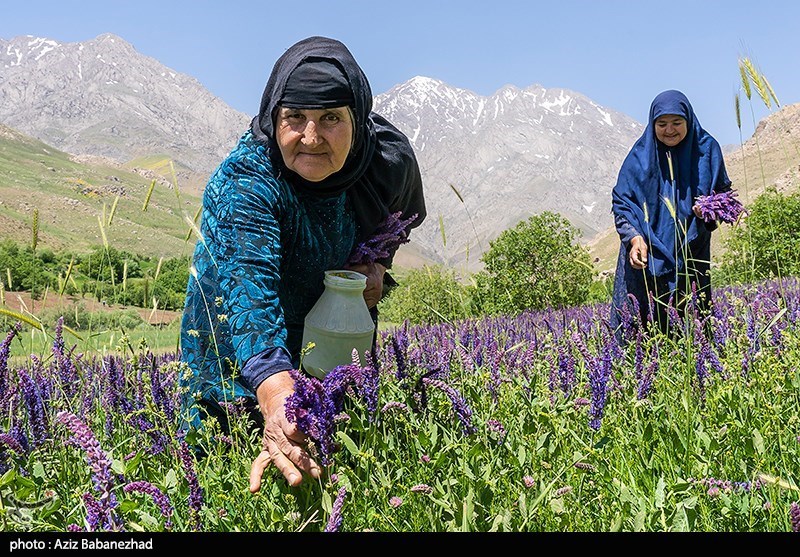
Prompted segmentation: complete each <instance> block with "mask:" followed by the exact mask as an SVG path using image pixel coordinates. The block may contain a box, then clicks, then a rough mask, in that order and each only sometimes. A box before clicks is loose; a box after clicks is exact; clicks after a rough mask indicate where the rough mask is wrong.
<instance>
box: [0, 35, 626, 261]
mask: <svg viewBox="0 0 800 557" xmlns="http://www.w3.org/2000/svg"><path fill="white" fill-rule="evenodd" d="M374 108H375V110H376V111H377V112H379V113H381V114H383V115H385V116H386V117H387V118H389V119H390V120H391V121H392V122H393V123H394V124H395V125H396V126H397V127H398V128H400V129H401V130H402V131H403V132H405V133H406V134H407V135H408V136H409V138H410V139H411V142H412V144H413V145H414V148H415V151H416V153H417V155H418V158H419V162H420V166H421V170H422V176H423V180H424V183H425V191H426V199H427V206H428V219H427V220H426V221H425V223H423V225H422V226H421V227H420V228H418V229H417V230H415V232H414V234H413V236H412V242H411V243H410V244H408V245H406V246H403V249H402V250H401V251H402V253H403V254H405V256H406V257H405V259H403V262H404V263H405V264H408V265H412V266H416V265H419V264H421V263H425V262H438V263H443V264H446V265H449V266H453V267H457V266H463V267H464V268H465V270H468V271H471V270H475V269H477V268H479V267H480V261H479V260H480V255H481V253H482V252H483V251H484V250H486V249H488V247H489V242H490V241H491V240H492V239H494V238H496V237H497V235H499V234H500V233H501V232H502V231H503V230H505V229H507V228H509V227H512V226H514V225H515V224H517V223H518V222H519V221H521V220H524V219H526V218H528V217H529V216H531V215H533V214H536V213H539V212H541V211H544V210H550V211H555V212H559V213H561V214H562V215H564V216H565V217H566V218H568V219H569V220H570V222H572V223H573V224H574V225H575V226H576V227H577V228H578V229H579V230H580V231H581V232H582V234H583V240H585V241H588V240H589V239H591V238H592V237H594V236H595V235H597V234H598V233H599V232H601V231H604V230H606V229H607V228H608V227H609V226H610V225H611V214H610V201H609V200H610V192H611V188H612V187H613V184H614V181H615V179H616V174H617V172H618V169H619V166H620V164H621V162H622V159H623V158H624V156H625V154H626V153H627V151H628V149H629V148H630V146H631V145H632V144H633V142H634V141H635V140H636V138H637V137H638V136H639V135H640V134H641V131H642V125H641V124H639V123H638V122H636V121H634V120H633V119H631V118H630V117H628V116H626V115H624V114H621V113H618V112H615V111H613V110H611V109H609V108H606V107H603V106H600V105H598V104H597V103H595V102H593V101H592V100H591V99H589V98H587V97H585V96H583V95H581V94H579V93H576V92H572V91H568V90H565V89H545V88H543V87H541V86H539V85H532V86H530V87H527V88H525V89H519V88H517V87H514V86H511V85H509V86H506V87H503V88H502V89H500V90H499V91H497V92H496V93H495V94H493V95H491V96H488V97H484V96H481V95H477V94H475V93H473V92H471V91H467V90H464V89H458V88H455V87H451V86H448V85H447V84H445V83H443V82H441V81H438V80H435V79H430V78H426V77H416V78H413V79H411V80H409V81H408V82H406V83H403V84H400V85H398V86H396V87H394V88H393V89H391V90H389V91H387V92H385V93H382V94H380V95H378V96H377V97H376V98H375V104H374ZM250 118H251V115H246V114H243V113H240V112H237V111H235V110H233V109H232V108H231V107H229V106H228V105H226V104H225V103H224V102H223V101H222V100H220V99H219V98H217V97H215V96H214V95H212V94H211V93H210V92H209V91H207V90H206V89H205V88H204V87H203V86H202V85H201V84H200V83H198V82H197V81H196V80H195V79H194V78H192V77H190V76H187V75H183V74H180V73H178V72H175V71H173V70H171V69H169V68H167V67H166V66H164V65H162V64H161V63H159V62H158V61H157V60H155V59H153V58H149V57H147V56H144V55H142V54H140V53H138V52H137V51H136V50H135V49H134V48H133V47H132V46H131V45H130V44H128V43H127V42H125V41H124V40H123V39H121V38H119V37H117V36H114V35H111V34H105V35H101V36H99V37H97V38H96V39H94V40H90V41H86V42H80V43H58V42H56V41H53V40H50V39H44V38H35V37H30V36H27V37H17V38H14V39H11V40H8V41H6V40H0V123H3V124H5V125H7V126H10V127H12V128H15V129H18V130H20V131H22V132H24V133H26V134H29V135H31V136H33V137H35V138H37V139H39V140H41V141H44V142H45V143H47V144H50V145H52V146H54V147H56V148H58V149H60V150H62V151H66V152H68V153H72V154H77V155H83V156H94V157H98V156H100V157H105V158H106V159H111V160H115V161H117V162H122V163H128V165H129V166H131V164H133V166H136V161H140V162H141V161H143V160H149V164H150V169H151V170H153V169H156V168H155V167H156V166H158V164H159V163H161V166H162V172H163V161H164V160H166V159H171V160H173V161H174V162H175V166H176V167H177V168H178V169H179V171H180V169H184V171H185V172H186V173H189V174H190V175H191V174H192V173H194V178H192V177H191V176H190V177H189V178H187V177H186V175H180V174H179V181H180V182H181V184H182V186H184V187H185V185H186V182H187V181H189V182H192V181H194V182H193V183H194V184H196V188H195V189H196V191H195V192H194V193H198V192H199V190H200V189H201V188H202V186H203V185H204V183H205V179H206V178H207V176H208V174H209V173H210V172H211V171H212V170H213V168H214V167H215V166H216V165H217V164H218V163H219V161H220V160H221V159H222V158H223V157H224V156H225V155H226V154H227V153H228V152H229V150H230V148H231V147H232V146H233V144H234V143H235V141H236V139H237V138H238V137H239V135H240V134H241V132H242V130H244V129H245V127H246V126H247V124H248V122H249V120H250ZM131 161H133V163H131ZM142 164H143V163H142ZM145 166H147V165H146V164H145ZM409 254H410V255H409Z"/></svg>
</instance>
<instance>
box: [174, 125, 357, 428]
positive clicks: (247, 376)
mask: <svg viewBox="0 0 800 557" xmlns="http://www.w3.org/2000/svg"><path fill="white" fill-rule="evenodd" d="M200 232H201V235H202V238H201V239H200V240H198V242H197V245H196V248H195V252H194V258H193V263H192V269H191V276H190V277H189V284H188V287H187V296H186V305H185V310H184V316H183V321H182V325H181V352H182V359H183V361H185V362H186V363H187V364H188V366H189V372H187V373H186V374H184V376H182V377H181V378H180V379H179V385H180V387H181V389H182V402H183V404H182V405H183V410H184V419H185V420H186V421H187V422H188V423H190V424H192V425H193V426H195V427H198V426H199V425H200V422H199V416H198V412H197V410H196V408H194V402H195V401H196V400H198V399H202V400H204V401H206V402H210V403H211V404H212V405H213V404H217V403H219V402H225V401H227V402H233V400H234V399H236V398H238V397H251V398H253V397H254V396H255V394H254V388H255V387H256V386H257V385H258V384H259V383H260V382H261V381H263V379H264V378H266V377H268V376H269V375H271V374H272V373H275V372H277V371H283V370H286V369H292V368H297V367H298V365H299V352H300V348H301V346H300V345H301V342H302V333H303V321H304V319H305V315H306V314H307V313H308V312H309V310H310V309H311V307H312V306H313V305H314V303H316V301H317V299H318V298H319V296H320V295H321V294H322V290H323V288H324V287H323V274H324V271H325V270H327V269H337V268H341V267H342V266H343V265H344V264H345V262H346V260H347V258H348V256H349V254H350V252H351V250H352V249H353V247H354V245H355V242H356V238H357V225H356V220H355V218H354V215H353V212H352V209H351V208H350V207H349V205H348V203H347V198H346V194H345V193H341V194H339V195H336V196H335V197H330V198H320V197H314V196H310V195H304V194H302V193H300V192H297V191H296V190H295V189H294V188H292V187H291V185H290V184H289V183H287V182H286V180H283V179H279V178H276V177H275V176H274V172H273V168H272V165H271V162H270V160H269V157H268V154H267V149H266V147H265V146H264V145H263V144H262V143H260V142H258V141H256V140H255V139H254V138H253V135H252V133H251V132H250V131H247V132H246V133H245V134H244V135H243V136H242V138H241V139H240V141H239V143H238V145H237V146H236V148H235V149H234V150H233V151H232V152H231V153H230V155H228V157H227V158H226V159H225V160H224V161H223V162H222V163H221V164H220V166H219V167H218V168H217V170H216V171H215V172H214V174H213V175H212V176H211V178H210V180H209V182H208V184H207V186H206V188H205V192H204V197H203V212H202V223H201V228H200Z"/></svg>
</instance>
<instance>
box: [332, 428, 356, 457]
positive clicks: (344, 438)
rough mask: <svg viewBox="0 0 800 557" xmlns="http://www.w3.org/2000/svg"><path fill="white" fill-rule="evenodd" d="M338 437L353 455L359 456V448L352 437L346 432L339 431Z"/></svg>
mask: <svg viewBox="0 0 800 557" xmlns="http://www.w3.org/2000/svg"><path fill="white" fill-rule="evenodd" d="M336 437H337V439H339V440H340V441H341V442H342V443H344V446H345V448H346V449H347V450H348V452H349V453H350V454H351V455H353V456H358V453H359V450H358V447H357V446H356V444H355V442H354V441H353V440H352V439H350V437H349V436H348V435H347V434H346V433H345V432H344V431H337V432H336Z"/></svg>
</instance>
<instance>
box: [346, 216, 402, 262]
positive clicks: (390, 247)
mask: <svg viewBox="0 0 800 557" xmlns="http://www.w3.org/2000/svg"><path fill="white" fill-rule="evenodd" d="M400 215H402V212H400V211H398V212H397V213H390V214H389V216H388V217H386V220H385V221H383V222H382V223H381V224H380V225H378V228H377V229H375V233H374V234H373V235H372V237H370V238H369V239H368V240H365V241H363V242H361V243H360V244H358V245H357V246H356V247H355V248H353V252H352V253H351V254H350V257H349V258H348V260H347V262H348V263H349V264H350V265H368V264H370V263H374V262H375V261H377V260H378V259H384V258H387V257H389V255H391V254H392V253H393V252H394V251H395V250H396V249H397V248H398V247H400V246H401V245H402V244H406V243H408V241H409V240H408V227H409V226H410V225H411V223H412V222H414V221H415V220H417V213H414V214H413V215H411V216H410V217H409V218H407V219H405V220H401V219H400Z"/></svg>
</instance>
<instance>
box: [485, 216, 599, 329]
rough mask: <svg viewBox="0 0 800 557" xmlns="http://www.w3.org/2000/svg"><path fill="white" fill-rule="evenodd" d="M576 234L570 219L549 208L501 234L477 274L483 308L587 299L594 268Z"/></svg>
mask: <svg viewBox="0 0 800 557" xmlns="http://www.w3.org/2000/svg"><path fill="white" fill-rule="evenodd" d="M577 237H578V230H577V229H576V228H575V227H574V226H572V225H571V224H570V222H569V221H568V220H566V219H565V218H564V217H563V216H561V215H559V214H557V213H552V212H549V211H545V212H543V213H541V214H539V215H534V216H532V217H530V218H529V219H528V220H527V221H522V222H520V223H519V224H517V226H516V227H514V228H511V229H508V230H506V231H504V232H503V233H502V234H500V236H498V237H497V238H496V239H495V240H494V241H492V242H490V244H489V250H488V251H487V252H486V253H484V254H483V256H482V257H481V261H482V262H483V263H484V270H483V271H481V272H480V273H477V274H476V275H475V277H474V278H475V289H476V295H475V299H476V301H477V303H478V305H479V309H480V312H481V313H485V314H495V315H497V314H517V313H521V312H522V311H525V310H527V309H544V308H546V307H564V306H572V305H579V304H582V303H585V302H587V301H588V298H589V288H590V286H591V284H592V278H593V276H594V274H595V272H594V268H593V267H592V264H591V260H590V257H589V253H588V251H587V250H586V248H584V247H583V246H581V245H580V244H579V243H577V241H576V238H577Z"/></svg>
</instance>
